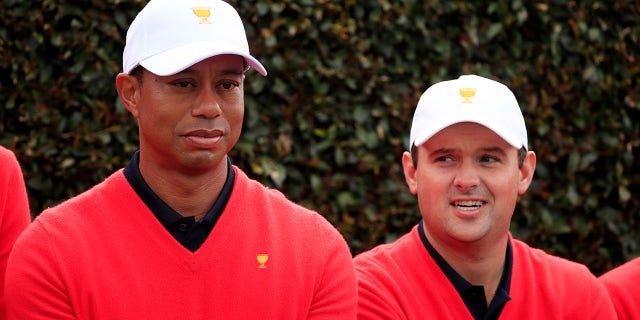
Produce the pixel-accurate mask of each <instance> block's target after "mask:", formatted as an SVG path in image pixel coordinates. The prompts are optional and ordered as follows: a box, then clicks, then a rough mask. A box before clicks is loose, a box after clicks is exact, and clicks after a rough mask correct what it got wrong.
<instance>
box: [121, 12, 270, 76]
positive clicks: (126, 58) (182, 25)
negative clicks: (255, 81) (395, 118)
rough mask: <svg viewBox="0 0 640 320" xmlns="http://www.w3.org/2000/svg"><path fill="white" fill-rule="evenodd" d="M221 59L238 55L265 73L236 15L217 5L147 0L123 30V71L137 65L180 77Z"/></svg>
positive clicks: (154, 71)
mask: <svg viewBox="0 0 640 320" xmlns="http://www.w3.org/2000/svg"><path fill="white" fill-rule="evenodd" d="M220 54H236V55H239V56H242V57H243V58H244V59H245V61H246V62H247V65H248V66H249V67H253V68H254V69H256V70H257V71H258V72H259V73H260V74H262V75H263V76H266V75H267V70H266V69H265V68H264V67H263V66H262V64H261V63H260V61H258V60H257V59H256V58H254V57H253V56H251V54H250V53H249V43H248V42H247V36H246V34H245V31H244V26H243V24H242V20H241V19H240V16H239V15H238V12H236V10H235V9H234V8H233V7H232V6H231V5H229V4H228V3H226V2H224V1H221V0H151V1H149V3H148V4H147V5H146V6H145V7H144V8H143V9H142V10H141V11H140V12H139V13H138V15H137V16H136V18H135V19H134V20H133V22H132V23H131V26H129V30H128V31H127V42H126V45H125V47H124V52H123V55H122V60H123V61H122V70H123V72H124V73H130V72H131V70H133V69H134V68H135V67H137V66H138V65H141V66H143V67H144V68H145V69H147V70H149V71H151V72H152V73H155V74H157V75H161V76H167V75H172V74H175V73H177V72H180V71H182V70H184V69H186V68H188V67H190V66H192V65H194V64H196V63H198V62H200V61H202V60H204V59H206V58H209V57H212V56H216V55H220Z"/></svg>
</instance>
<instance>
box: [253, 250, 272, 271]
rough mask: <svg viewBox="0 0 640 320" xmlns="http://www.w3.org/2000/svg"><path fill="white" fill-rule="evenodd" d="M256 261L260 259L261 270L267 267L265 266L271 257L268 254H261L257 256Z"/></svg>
mask: <svg viewBox="0 0 640 320" xmlns="http://www.w3.org/2000/svg"><path fill="white" fill-rule="evenodd" d="M256 259H258V263H260V265H259V266H258V268H260V269H264V268H266V267H267V266H266V265H265V264H266V263H267V260H269V255H268V254H266V253H260V254H257V255H256Z"/></svg>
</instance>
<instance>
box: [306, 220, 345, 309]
mask: <svg viewBox="0 0 640 320" xmlns="http://www.w3.org/2000/svg"><path fill="white" fill-rule="evenodd" d="M323 224H325V225H326V226H323V227H324V228H322V227H321V228H319V229H321V230H322V229H324V230H325V237H324V238H325V240H324V241H323V240H320V242H319V244H322V245H325V246H327V248H326V249H325V250H322V251H318V252H324V253H325V254H326V255H327V256H326V257H325V259H324V261H325V262H326V266H325V268H324V273H323V275H322V280H321V282H320V284H319V287H318V289H317V290H316V292H315V294H314V299H313V304H312V305H311V308H310V310H309V315H308V316H307V319H313V320H319V319H327V320H330V319H355V318H356V304H357V300H356V298H357V296H356V295H357V291H356V276H355V271H354V270H353V262H352V259H351V252H350V251H349V247H348V246H347V243H346V241H345V240H344V238H343V237H342V235H340V233H339V232H338V230H336V229H335V228H334V227H332V226H331V225H330V224H329V222H324V221H323ZM320 239H321V238H320Z"/></svg>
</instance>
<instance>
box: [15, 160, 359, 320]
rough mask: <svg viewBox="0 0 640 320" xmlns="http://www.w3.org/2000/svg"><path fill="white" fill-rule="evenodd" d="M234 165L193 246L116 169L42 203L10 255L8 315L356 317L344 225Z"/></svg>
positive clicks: (34, 316)
mask: <svg viewBox="0 0 640 320" xmlns="http://www.w3.org/2000/svg"><path fill="white" fill-rule="evenodd" d="M234 170H235V173H236V180H235V184H234V187H233V191H232V193H231V197H230V199H229V202H228V204H227V206H226V208H225V210H224V212H223V214H222V215H221V217H220V219H219V220H218V222H217V223H216V225H215V227H214V228H213V230H212V232H211V234H210V235H209V237H208V238H207V240H206V241H205V242H204V243H203V244H202V246H201V247H200V248H199V249H198V250H197V251H195V252H193V253H192V252H190V251H189V250H187V249H185V248H184V247H183V246H182V245H180V244H179V243H178V242H177V241H176V240H175V239H174V238H173V237H172V236H171V235H170V234H169V233H168V232H167V231H166V230H165V229H164V227H163V226H162V225H161V224H160V223H159V222H158V221H157V220H156V218H155V217H154V215H153V214H152V213H151V212H150V211H149V209H148V208H147V207H146V206H145V205H144V203H143V202H142V201H141V199H140V198H138V196H137V195H136V193H135V192H134V190H133V189H132V188H131V187H130V185H129V184H128V183H127V180H126V179H125V177H124V175H123V173H122V170H120V171H118V172H116V173H115V174H113V175H112V176H110V177H109V178H107V179H106V180H105V181H104V182H102V183H100V184H98V185H97V186H95V187H94V188H92V189H90V190H88V191H87V192H85V193H83V194H80V195H79V196H77V197H74V198H72V199H70V200H68V201H66V202H64V203H62V204H61V205H59V206H57V207H54V208H51V209H47V210H45V211H44V212H43V213H42V214H41V215H40V216H39V217H38V218H37V219H36V220H35V221H34V222H33V223H32V224H31V226H30V227H29V228H28V229H27V230H26V231H25V232H24V233H23V235H22V236H21V237H20V238H19V239H18V241H17V242H16V245H15V249H14V251H13V253H12V255H11V257H10V261H9V267H8V270H7V273H8V281H7V287H6V290H7V295H8V297H9V298H8V299H7V307H8V308H7V310H8V314H9V318H10V319H45V318H46V319H87V320H89V319H91V320H98V319H109V320H113V319H123V320H124V319H126V320H130V319H180V320H187V319H354V318H355V310H356V284H355V274H354V270H353V265H352V260H351V254H350V252H349V249H348V246H347V244H346V242H345V240H344V238H342V236H341V235H340V233H339V232H338V231H337V230H336V229H335V228H334V227H333V226H332V225H331V224H330V223H329V222H328V221H326V220H325V219H324V218H323V217H321V216H320V215H318V214H317V213H315V212H312V211H310V210H307V209H304V208H303V207H301V206H298V205H295V204H294V203H292V202H290V201H289V200H287V199H286V198H285V197H284V196H283V195H282V194H281V193H279V192H278V191H275V190H272V189H267V188H265V187H264V186H263V185H261V184H259V183H258V182H256V181H254V180H251V179H249V178H248V177H247V176H246V175H245V174H244V173H243V172H242V171H241V170H240V169H238V168H237V167H234ZM263 254H266V255H268V259H267V260H266V262H264V263H260V262H259V261H258V256H259V255H263Z"/></svg>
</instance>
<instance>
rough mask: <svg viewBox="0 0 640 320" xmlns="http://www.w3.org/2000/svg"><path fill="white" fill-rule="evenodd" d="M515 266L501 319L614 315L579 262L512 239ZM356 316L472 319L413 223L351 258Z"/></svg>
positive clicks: (599, 285)
mask: <svg viewBox="0 0 640 320" xmlns="http://www.w3.org/2000/svg"><path fill="white" fill-rule="evenodd" d="M511 244H512V249H513V269H512V275H511V276H512V278H511V288H510V292H509V295H510V296H511V301H509V302H507V304H506V305H505V307H504V309H503V310H502V313H501V314H500V319H518V320H521V319H535V320H539V319H545V320H546V319H598V320H603V319H615V311H614V310H613V306H612V304H611V301H610V300H609V298H608V297H607V293H606V291H605V289H604V288H603V287H602V285H601V284H600V283H599V282H598V281H597V279H596V278H595V276H593V275H592V274H591V272H589V270H588V269H587V268H586V267H585V266H583V265H580V264H577V263H575V262H571V261H568V260H564V259H561V258H558V257H554V256H551V255H548V254H546V253H544V252H543V251H541V250H538V249H533V248H531V247H529V246H527V245H526V244H525V243H523V242H521V241H518V240H515V239H511ZM354 263H355V268H356V278H357V280H358V295H359V296H358V319H384V320H391V319H456V320H462V319H473V318H472V316H471V313H470V312H469V311H468V310H467V307H466V306H465V304H464V302H463V301H462V298H461V297H460V295H459V294H458V292H457V291H456V289H455V288H454V287H453V285H452V284H451V282H449V280H448V278H447V277H446V275H445V274H444V273H443V272H442V271H441V270H440V268H439V267H438V265H437V264H436V262H435V261H434V260H433V259H432V258H431V256H430V255H429V253H428V252H427V250H426V249H425V247H424V245H423V243H422V241H421V240H420V236H419V234H418V229H417V227H414V228H413V229H412V230H411V232H409V233H408V234H406V235H404V236H402V237H401V238H400V239H398V240H397V241H395V242H393V243H391V244H384V245H381V246H378V247H376V248H374V249H372V250H370V251H368V252H365V253H362V254H360V255H358V256H357V257H356V258H355V261H354Z"/></svg>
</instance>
